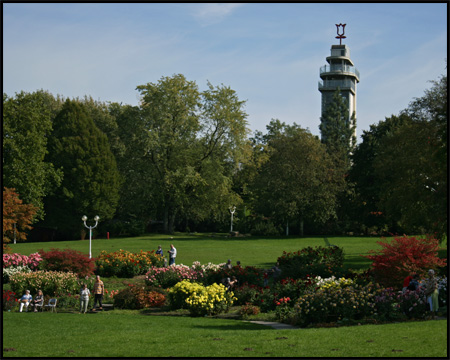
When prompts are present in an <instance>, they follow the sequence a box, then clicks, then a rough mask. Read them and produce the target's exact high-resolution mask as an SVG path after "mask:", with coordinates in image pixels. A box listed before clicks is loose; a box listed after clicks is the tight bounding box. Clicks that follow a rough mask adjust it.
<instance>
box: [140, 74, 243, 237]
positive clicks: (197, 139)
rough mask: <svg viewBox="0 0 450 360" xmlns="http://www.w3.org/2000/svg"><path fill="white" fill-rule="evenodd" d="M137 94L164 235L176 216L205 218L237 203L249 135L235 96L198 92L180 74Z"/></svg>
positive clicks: (214, 89)
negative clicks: (236, 184)
mask: <svg viewBox="0 0 450 360" xmlns="http://www.w3.org/2000/svg"><path fill="white" fill-rule="evenodd" d="M137 89H138V90H139V91H140V93H141V116H142V119H143V122H144V127H145V129H146V136H147V138H146V140H145V147H146V148H145V154H144V156H145V158H146V159H147V161H148V164H149V166H151V167H152V174H151V178H149V179H148V180H149V181H148V182H147V186H151V189H152V193H153V194H154V196H153V199H154V200H155V202H156V204H157V205H156V206H158V208H159V209H161V211H162V218H163V222H164V230H165V231H166V232H169V233H170V232H173V231H174V224H175V219H176V217H177V215H178V216H180V215H181V214H185V215H186V214H190V216H195V217H197V218H202V217H205V216H206V215H207V214H208V213H209V215H214V214H216V211H217V210H218V209H219V208H221V207H223V205H220V204H221V202H223V201H224V199H226V198H228V199H229V201H230V202H236V201H238V197H237V196H235V194H234V193H233V191H232V181H230V176H232V174H233V171H235V169H236V168H237V166H238V164H239V159H240V156H241V155H242V152H241V150H240V147H241V145H242V144H243V143H244V142H245V137H246V134H247V131H248V130H247V127H246V124H247V123H246V120H245V118H246V114H245V112H244V111H243V109H242V108H243V105H244V102H243V101H240V100H239V99H238V97H237V95H236V93H235V92H234V91H233V90H232V89H230V88H228V87H225V86H218V87H213V86H212V85H211V84H208V89H207V90H206V91H204V92H200V91H199V90H198V87H197V85H196V83H195V82H193V81H188V80H186V78H185V77H184V76H183V75H181V74H177V75H174V76H172V77H163V78H161V80H160V81H158V83H156V84H154V83H148V84H146V85H140V86H138V87H137ZM213 168H215V170H214V171H212V170H211V169H213ZM208 208H209V209H210V210H209V211H208V210H207V209H208ZM223 211H224V210H223ZM223 211H222V212H223ZM225 211H226V210H225ZM181 216H183V215H181Z"/></svg>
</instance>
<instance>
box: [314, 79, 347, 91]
mask: <svg viewBox="0 0 450 360" xmlns="http://www.w3.org/2000/svg"><path fill="white" fill-rule="evenodd" d="M338 87H339V88H340V89H342V90H344V89H351V90H352V91H353V92H354V93H356V85H355V82H354V81H352V80H323V81H322V80H320V81H319V91H320V90H336V89H337V88H338Z"/></svg>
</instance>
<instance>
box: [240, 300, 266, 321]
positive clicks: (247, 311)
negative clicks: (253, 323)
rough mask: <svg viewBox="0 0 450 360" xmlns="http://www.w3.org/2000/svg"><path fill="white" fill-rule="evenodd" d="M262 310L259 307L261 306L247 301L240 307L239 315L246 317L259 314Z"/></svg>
mask: <svg viewBox="0 0 450 360" xmlns="http://www.w3.org/2000/svg"><path fill="white" fill-rule="evenodd" d="M260 311H261V309H260V308H259V306H256V305H252V304H249V303H247V304H244V305H242V306H241V308H240V309H239V315H240V316H241V317H242V318H244V319H245V318H247V317H248V316H250V315H258V314H259V313H260Z"/></svg>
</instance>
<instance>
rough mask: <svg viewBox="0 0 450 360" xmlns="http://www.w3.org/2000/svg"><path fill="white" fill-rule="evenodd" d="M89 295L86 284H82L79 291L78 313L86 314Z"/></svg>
mask: <svg viewBox="0 0 450 360" xmlns="http://www.w3.org/2000/svg"><path fill="white" fill-rule="evenodd" d="M90 296H91V292H90V291H89V289H88V287H87V285H86V284H84V285H83V287H82V288H81V291H80V314H81V313H84V314H86V311H87V309H88V304H89V297H90ZM100 304H101V303H100ZM100 306H101V305H100Z"/></svg>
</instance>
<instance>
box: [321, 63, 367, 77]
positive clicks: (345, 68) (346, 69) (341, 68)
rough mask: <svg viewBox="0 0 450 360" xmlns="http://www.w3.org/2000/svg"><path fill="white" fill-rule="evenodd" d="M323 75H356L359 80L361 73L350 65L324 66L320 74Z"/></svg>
mask: <svg viewBox="0 0 450 360" xmlns="http://www.w3.org/2000/svg"><path fill="white" fill-rule="evenodd" d="M323 73H343V74H344V73H347V74H355V75H356V77H357V78H358V79H359V71H358V69H356V67H354V66H349V65H324V66H322V67H321V68H320V74H323Z"/></svg>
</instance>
